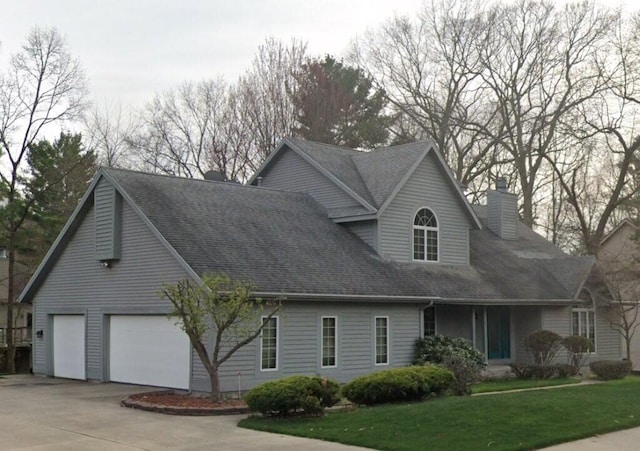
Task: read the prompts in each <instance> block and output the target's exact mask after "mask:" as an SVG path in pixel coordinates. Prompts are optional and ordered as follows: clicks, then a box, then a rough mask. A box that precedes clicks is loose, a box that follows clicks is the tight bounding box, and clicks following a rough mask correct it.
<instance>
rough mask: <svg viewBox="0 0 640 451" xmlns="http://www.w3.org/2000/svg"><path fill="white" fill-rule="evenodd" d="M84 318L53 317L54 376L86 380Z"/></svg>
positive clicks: (80, 316) (74, 316)
mask: <svg viewBox="0 0 640 451" xmlns="http://www.w3.org/2000/svg"><path fill="white" fill-rule="evenodd" d="M84 342H85V337H84V316H83V315H54V316H53V375H54V376H55V377H68V378H70V379H85V355H84V352H85V351H84V349H85V348H84Z"/></svg>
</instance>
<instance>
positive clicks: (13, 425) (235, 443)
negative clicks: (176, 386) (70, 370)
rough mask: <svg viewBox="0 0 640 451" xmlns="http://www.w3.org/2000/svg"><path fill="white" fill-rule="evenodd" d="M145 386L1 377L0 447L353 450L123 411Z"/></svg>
mask: <svg viewBox="0 0 640 451" xmlns="http://www.w3.org/2000/svg"><path fill="white" fill-rule="evenodd" d="M145 390H148V391H152V390H155V389H153V388H149V387H139V386H135V385H125V384H101V383H93V382H82V381H71V380H64V379H51V378H43V377H36V376H29V375H16V376H6V377H4V378H2V379H0V450H13V449H20V450H38V451H41V450H83V451H84V450H89V449H90V450H92V451H102V450H115V451H120V450H123V451H124V450H169V449H170V450H194V451H195V450H211V449H216V450H261V451H262V450H285V449H304V450H305V451H339V450H345V451H347V450H358V449H362V448H356V447H350V446H345V445H340V444H337V443H330V442H323V441H320V440H310V439H304V438H299V437H291V436H285V435H279V434H269V433H265V432H257V431H251V430H247V429H241V428H238V427H236V424H237V423H238V421H239V420H240V419H242V418H244V416H243V415H235V416H216V417H180V416H171V415H162V414H157V413H151V412H143V411H139V410H133V409H127V408H124V407H120V400H121V399H122V398H123V397H125V396H127V395H130V394H133V393H140V392H143V391H145Z"/></svg>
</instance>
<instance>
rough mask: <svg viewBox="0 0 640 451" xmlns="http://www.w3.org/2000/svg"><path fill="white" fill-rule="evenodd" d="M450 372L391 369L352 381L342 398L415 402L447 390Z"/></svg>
mask: <svg viewBox="0 0 640 451" xmlns="http://www.w3.org/2000/svg"><path fill="white" fill-rule="evenodd" d="M454 383H455V377H454V376H453V373H452V372H451V371H449V370H447V369H446V368H443V367H441V366H438V365H425V366H412V367H406V368H394V369H389V370H384V371H379V372H376V373H371V374H367V375H366V376H360V377H357V378H355V379H353V380H352V381H351V382H349V383H348V384H346V385H344V386H343V387H342V395H343V396H344V397H345V398H347V399H348V400H349V401H351V402H353V403H355V404H382V403H386V402H395V401H418V400H421V399H424V398H426V397H427V396H431V395H439V394H442V393H444V392H446V391H447V390H450V389H451V388H452V387H453V384H454Z"/></svg>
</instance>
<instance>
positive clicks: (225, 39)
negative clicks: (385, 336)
mask: <svg viewBox="0 0 640 451" xmlns="http://www.w3.org/2000/svg"><path fill="white" fill-rule="evenodd" d="M421 5H422V0H322V1H315V0H231V1H222V0H111V1H105V0H94V1H87V0H58V1H52V0H7V1H5V2H3V6H2V16H1V18H0V64H2V65H4V64H6V61H7V59H8V56H9V55H11V54H12V53H14V52H15V51H17V50H19V48H20V46H21V45H22V44H23V43H24V40H25V37H26V36H27V34H28V33H29V31H30V30H31V29H32V28H33V27H34V26H45V27H49V26H55V27H56V28H57V29H58V31H59V32H60V33H61V34H62V35H63V36H65V37H66V40H67V44H68V46H69V48H70V50H71V52H72V54H73V55H75V56H76V57H77V58H78V59H80V61H81V62H82V64H83V66H84V68H85V70H86V74H87V76H88V78H89V82H90V87H89V89H90V93H91V97H92V99H93V100H94V101H95V102H97V103H104V102H114V101H116V102H120V103H122V105H123V106H140V105H142V104H144V103H145V102H147V101H148V100H150V99H151V98H152V96H153V94H154V93H155V92H157V91H161V90H163V89H167V88H171V87H173V86H176V85H178V84H179V83H181V82H183V81H186V80H196V81H198V80H202V79H205V78H214V77H216V76H219V75H222V76H224V77H225V79H226V80H227V81H230V82H233V81H235V79H236V78H237V77H238V76H239V75H240V74H241V73H242V72H243V71H244V70H245V69H246V68H247V67H249V65H250V62H251V59H252V58H253V55H254V54H255V51H256V49H257V47H258V45H259V44H261V43H262V42H263V41H264V40H265V39H266V38H267V37H269V36H274V37H276V38H278V39H282V40H285V41H289V40H290V38H292V37H296V38H299V39H301V40H303V41H305V42H307V43H308V46H309V47H308V49H309V53H311V54H318V55H322V54H325V53H330V54H333V55H336V56H340V55H342V54H343V53H344V51H345V50H346V48H347V46H348V44H349V42H350V40H351V39H352V38H354V37H355V36H356V35H358V34H361V33H363V32H364V31H365V30H366V29H367V28H371V27H376V26H377V25H379V24H381V23H382V22H384V21H385V20H386V19H388V18H390V17H392V16H393V15H394V14H395V13H400V14H404V13H411V14H414V13H416V12H417V11H418V10H419V9H420V8H421Z"/></svg>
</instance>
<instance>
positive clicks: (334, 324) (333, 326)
mask: <svg viewBox="0 0 640 451" xmlns="http://www.w3.org/2000/svg"><path fill="white" fill-rule="evenodd" d="M337 339H338V319H337V318H336V317H335V316H323V317H322V362H321V366H322V368H335V367H336V366H338V358H337V350H338V341H337Z"/></svg>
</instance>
